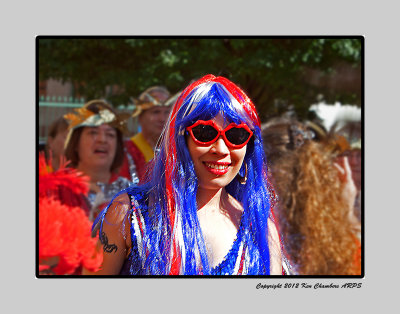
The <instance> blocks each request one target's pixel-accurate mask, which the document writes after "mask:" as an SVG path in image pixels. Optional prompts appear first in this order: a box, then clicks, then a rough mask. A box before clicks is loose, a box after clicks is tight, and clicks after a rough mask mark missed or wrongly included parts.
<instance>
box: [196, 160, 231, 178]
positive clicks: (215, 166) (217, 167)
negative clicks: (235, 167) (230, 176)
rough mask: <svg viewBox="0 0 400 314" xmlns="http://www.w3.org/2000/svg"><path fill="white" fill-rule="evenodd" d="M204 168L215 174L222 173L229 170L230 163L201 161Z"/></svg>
mask: <svg viewBox="0 0 400 314" xmlns="http://www.w3.org/2000/svg"><path fill="white" fill-rule="evenodd" d="M203 164H204V166H205V168H206V169H207V170H208V171H209V172H211V173H212V174H216V175H223V174H225V173H227V172H228V171H229V167H230V165H231V164H230V163H211V162H203Z"/></svg>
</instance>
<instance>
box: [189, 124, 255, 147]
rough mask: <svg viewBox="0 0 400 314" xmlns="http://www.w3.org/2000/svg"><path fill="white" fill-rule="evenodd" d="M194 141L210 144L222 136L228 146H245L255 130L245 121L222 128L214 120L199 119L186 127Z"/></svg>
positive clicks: (202, 144) (205, 144) (199, 143)
mask: <svg viewBox="0 0 400 314" xmlns="http://www.w3.org/2000/svg"><path fill="white" fill-rule="evenodd" d="M186 130H187V131H188V132H189V134H190V136H191V137H192V139H193V141H194V142H195V143H196V144H197V145H200V146H208V145H211V144H212V143H214V142H216V141H217V139H218V138H219V137H220V136H222V138H223V139H224V141H225V144H226V146H228V147H229V148H233V149H237V148H242V147H243V146H245V145H246V144H247V143H248V142H249V140H250V138H251V136H252V135H253V132H252V131H251V130H250V129H249V127H248V126H247V125H246V124H245V123H241V124H239V125H238V124H236V123H231V124H229V125H228V126H227V127H226V128H225V129H223V130H222V129H220V128H219V127H218V126H217V125H216V124H215V122H214V121H212V120H209V121H202V120H199V121H197V122H196V123H195V124H193V125H191V126H189V127H187V128H186Z"/></svg>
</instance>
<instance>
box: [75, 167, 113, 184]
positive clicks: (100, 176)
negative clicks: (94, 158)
mask: <svg viewBox="0 0 400 314" xmlns="http://www.w3.org/2000/svg"><path fill="white" fill-rule="evenodd" d="M77 169H78V170H79V171H81V172H83V173H84V174H85V175H87V176H89V178H90V182H91V183H97V182H101V183H108V182H109V181H110V178H111V171H110V170H106V169H94V168H89V167H85V166H84V165H82V164H78V167H77Z"/></svg>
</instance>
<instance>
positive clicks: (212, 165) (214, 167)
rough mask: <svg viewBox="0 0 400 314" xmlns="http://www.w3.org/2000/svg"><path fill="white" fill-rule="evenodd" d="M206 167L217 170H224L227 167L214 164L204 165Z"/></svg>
mask: <svg viewBox="0 0 400 314" xmlns="http://www.w3.org/2000/svg"><path fill="white" fill-rule="evenodd" d="M205 164H206V166H207V167H209V168H213V169H217V170H224V169H226V168H228V165H216V164H210V163H208V162H206V163H205Z"/></svg>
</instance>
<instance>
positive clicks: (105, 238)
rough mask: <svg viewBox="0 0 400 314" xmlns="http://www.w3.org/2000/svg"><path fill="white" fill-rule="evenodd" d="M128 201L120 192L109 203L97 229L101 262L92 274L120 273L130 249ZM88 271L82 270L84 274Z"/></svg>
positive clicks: (126, 196) (125, 195)
mask: <svg viewBox="0 0 400 314" xmlns="http://www.w3.org/2000/svg"><path fill="white" fill-rule="evenodd" d="M129 213H130V201H129V197H128V195H127V194H121V195H120V196H118V197H117V198H115V199H114V200H113V202H112V203H111V204H110V206H109V208H108V210H107V213H106V214H105V216H104V218H103V221H102V227H101V228H100V230H99V242H98V245H99V246H100V247H101V250H102V251H103V264H102V266H101V268H100V270H99V271H98V272H96V273H92V274H94V275H117V274H119V273H120V271H121V268H122V266H123V263H124V261H125V258H126V256H127V253H128V251H129V249H130V229H129V226H130V224H129V222H130V219H129V216H130V215H129ZM85 273H86V274H88V272H84V274H85Z"/></svg>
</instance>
